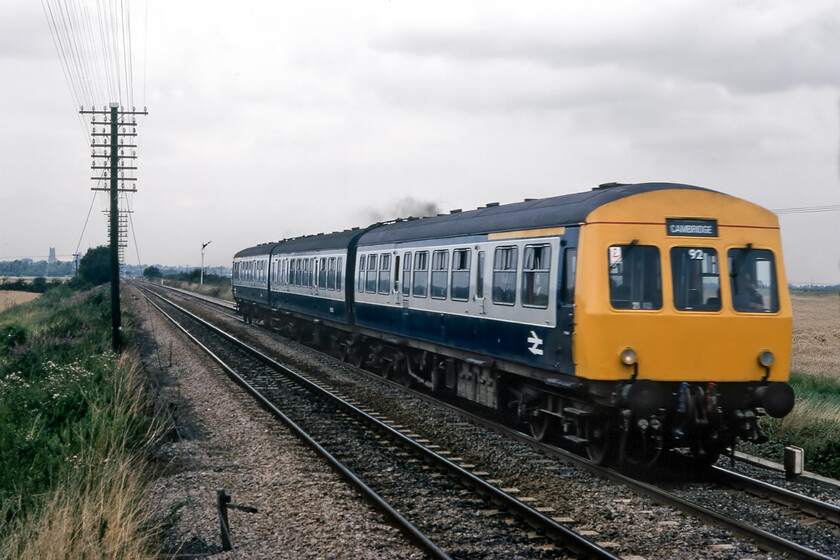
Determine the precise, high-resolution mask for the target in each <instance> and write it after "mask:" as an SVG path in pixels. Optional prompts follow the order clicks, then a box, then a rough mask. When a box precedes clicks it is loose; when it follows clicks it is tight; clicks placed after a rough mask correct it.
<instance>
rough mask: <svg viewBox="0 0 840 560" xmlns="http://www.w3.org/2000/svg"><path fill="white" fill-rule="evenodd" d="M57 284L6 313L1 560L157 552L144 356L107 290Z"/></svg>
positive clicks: (0, 384) (1, 376)
mask: <svg viewBox="0 0 840 560" xmlns="http://www.w3.org/2000/svg"><path fill="white" fill-rule="evenodd" d="M55 291H56V292H57V291H61V292H62V293H60V294H58V293H53V291H51V292H48V293H47V294H45V295H44V296H43V297H42V298H40V299H39V300H38V301H36V302H33V303H32V304H27V305H25V306H18V307H16V308H14V309H13V310H10V312H9V313H4V314H2V315H0V499H2V506H0V559H3V560H5V559H9V560H11V559H13V558H32V559H35V558H47V559H49V558H114V559H117V558H121V559H134V558H149V557H151V554H150V551H151V550H152V548H151V544H150V543H151V542H152V540H153V535H152V531H151V529H150V527H151V526H150V524H149V520H148V517H147V513H146V511H147V508H146V504H145V502H144V498H143V488H144V485H145V483H146V479H147V475H146V474H145V463H144V461H143V459H142V454H141V451H142V448H143V446H144V444H145V443H147V442H148V441H149V440H150V438H152V435H153V430H154V425H155V424H154V423H153V422H152V421H151V420H150V419H149V418H148V417H147V416H146V415H145V414H144V410H143V408H144V390H143V379H142V375H141V373H140V371H139V368H138V366H137V360H136V358H133V357H131V356H130V355H126V356H123V357H122V358H119V357H117V356H116V355H114V354H112V353H111V352H110V351H109V350H108V346H109V336H108V327H109V324H110V322H109V320H108V310H109V301H108V298H107V293H104V290H103V289H101V288H100V289H97V290H94V291H90V292H86V293H81V294H79V293H73V292H71V291H70V290H69V289H59V290H55Z"/></svg>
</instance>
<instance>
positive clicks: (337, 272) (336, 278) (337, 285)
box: [335, 257, 344, 291]
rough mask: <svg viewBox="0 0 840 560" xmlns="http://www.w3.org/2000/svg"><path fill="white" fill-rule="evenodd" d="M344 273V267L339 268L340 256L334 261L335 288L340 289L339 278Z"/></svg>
mask: <svg viewBox="0 0 840 560" xmlns="http://www.w3.org/2000/svg"><path fill="white" fill-rule="evenodd" d="M343 274H344V269H343V268H341V257H338V259H337V260H336V261H335V289H336V290H338V291H341V278H342V275H343Z"/></svg>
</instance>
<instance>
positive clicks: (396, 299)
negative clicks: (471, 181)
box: [233, 183, 794, 465]
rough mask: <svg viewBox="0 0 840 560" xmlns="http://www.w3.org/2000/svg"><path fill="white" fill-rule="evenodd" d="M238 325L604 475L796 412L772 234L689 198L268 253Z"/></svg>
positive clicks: (244, 287) (546, 208)
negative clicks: (565, 453) (265, 331)
mask: <svg viewBox="0 0 840 560" xmlns="http://www.w3.org/2000/svg"><path fill="white" fill-rule="evenodd" d="M233 293H234V298H235V300H236V302H237V304H238V312H239V313H240V314H241V315H242V316H243V317H244V318H245V320H246V321H249V322H258V323H262V324H264V325H265V326H267V327H268V328H271V329H273V330H276V331H278V332H280V333H282V334H284V335H286V336H289V337H292V338H295V339H298V340H304V341H305V342H308V343H311V344H315V345H317V346H319V347H321V348H324V349H326V350H328V351H330V352H332V353H333V354H335V355H336V356H338V357H340V358H342V359H344V360H346V361H349V362H351V363H354V364H355V365H358V366H361V367H364V368H366V369H369V370H372V371H375V372H378V373H379V374H381V375H383V376H386V377H389V378H393V379H395V380H399V381H401V382H403V383H405V384H407V385H415V386H425V387H427V388H428V390H430V391H432V392H434V393H436V394H442V395H449V396H450V397H452V398H455V399H461V401H462V402H464V401H467V402H469V403H471V404H472V405H473V406H476V407H479V408H484V409H485V410H489V411H492V413H493V414H497V415H498V416H500V417H504V418H508V419H510V418H514V419H517V420H518V421H520V422H521V423H522V425H523V426H527V427H528V429H530V431H531V433H532V434H533V435H534V437H536V438H537V439H540V440H543V439H559V440H564V441H565V442H568V443H570V444H572V445H574V446H577V447H578V448H580V449H582V450H585V452H586V453H587V454H588V455H589V457H590V458H591V459H592V460H593V461H596V462H599V463H602V462H605V461H607V460H617V462H619V463H622V464H629V465H647V464H652V463H653V462H655V461H657V460H658V458H659V457H660V456H662V454H663V453H664V452H665V451H667V450H670V449H674V448H677V449H680V450H681V451H682V452H684V453H688V454H691V455H692V456H693V457H694V458H695V459H696V460H697V461H698V462H707V463H708V462H712V461H714V460H715V459H716V458H717V457H718V456H719V454H720V453H721V452H722V451H723V450H724V449H725V448H727V447H728V446H731V445H733V444H734V443H735V441H736V439H739V438H740V439H743V440H749V441H762V440H763V439H764V436H763V434H762V432H761V430H760V428H759V426H758V423H757V420H758V416H760V415H762V414H769V415H771V416H773V417H782V416H784V415H786V414H787V413H788V412H789V411H790V410H791V408H792V407H793V401H794V396H793V391H792V390H791V388H790V386H789V385H788V384H787V383H786V381H787V379H788V373H789V363H790V345H791V328H792V317H791V309H790V301H789V298H788V292H787V282H786V279H785V273H784V267H783V266H782V253H781V240H780V235H779V224H778V220H777V218H776V217H775V215H774V214H773V213H771V212H769V211H768V210H765V209H763V208H761V207H759V206H756V205H755V204H752V203H749V202H746V201H743V200H741V199H738V198H734V197H732V196H728V195H726V194H722V193H719V192H715V191H712V190H708V189H704V188H700V187H694V186H690V185H681V184H672V183H643V184H616V183H610V184H605V185H601V186H600V187H597V188H595V189H592V190H591V191H588V192H583V193H577V194H571V195H564V196H557V197H552V198H545V199H534V200H526V201H524V202H520V203H516V204H506V205H498V204H488V205H487V206H486V207H482V208H479V209H477V210H472V211H467V212H461V211H457V210H456V211H452V212H451V213H449V214H446V215H439V216H436V217H428V218H420V219H416V218H408V219H400V220H396V221H393V222H388V223H377V224H374V225H371V226H369V227H367V228H364V229H353V230H350V231H344V232H338V233H331V234H321V235H313V236H307V237H300V238H295V239H287V240H284V241H279V242H275V243H265V244H262V245H258V246H255V247H251V248H248V249H245V250H242V251H240V252H239V253H237V254H236V256H235V257H234V259H233Z"/></svg>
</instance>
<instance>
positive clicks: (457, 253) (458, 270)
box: [452, 249, 470, 301]
mask: <svg viewBox="0 0 840 560" xmlns="http://www.w3.org/2000/svg"><path fill="white" fill-rule="evenodd" d="M452 299H453V300H456V301H467V300H468V299H470V250H469V249H455V250H454V251H453V252H452Z"/></svg>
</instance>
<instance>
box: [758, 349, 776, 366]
mask: <svg viewBox="0 0 840 560" xmlns="http://www.w3.org/2000/svg"><path fill="white" fill-rule="evenodd" d="M758 363H760V364H761V365H763V366H764V367H770V366H772V365H773V352H771V351H770V350H765V351H764V352H762V353H761V354H759V355H758Z"/></svg>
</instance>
